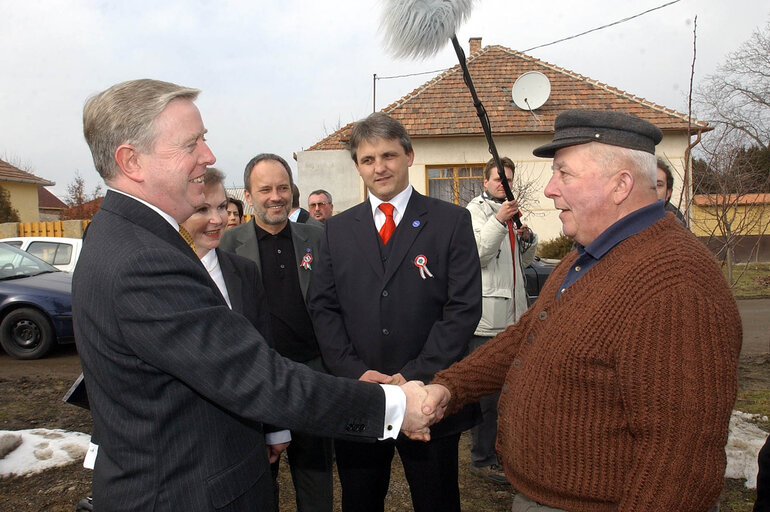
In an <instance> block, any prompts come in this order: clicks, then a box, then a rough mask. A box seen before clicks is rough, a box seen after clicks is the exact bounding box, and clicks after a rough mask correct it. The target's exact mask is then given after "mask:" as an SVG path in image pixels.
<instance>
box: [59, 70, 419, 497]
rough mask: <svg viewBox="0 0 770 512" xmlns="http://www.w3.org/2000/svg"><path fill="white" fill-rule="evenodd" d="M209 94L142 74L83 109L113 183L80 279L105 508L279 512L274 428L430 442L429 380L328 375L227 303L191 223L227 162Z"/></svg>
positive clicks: (77, 294)
mask: <svg viewBox="0 0 770 512" xmlns="http://www.w3.org/2000/svg"><path fill="white" fill-rule="evenodd" d="M197 94H198V91H197V90H196V89H189V88H185V87H180V86H178V85H175V84H170V83H167V82H159V81H156V80H136V81H131V82H124V83H121V84H117V85H115V86H113V87H111V88H109V89H107V90H106V91H104V92H102V93H100V94H98V95H96V96H94V97H92V98H90V99H89V100H88V102H87V103H86V106H85V109H84V113H83V124H84V133H85V137H86V141H87V142H88V144H89V147H90V148H91V152H92V155H93V158H94V163H95V165H96V169H97V170H98V171H99V173H100V175H101V176H102V177H103V178H104V180H105V182H106V183H107V185H108V186H109V187H110V190H109V191H108V193H107V196H106V197H105V199H104V201H103V203H102V206H101V208H100V210H99V212H97V214H96V215H95V216H94V219H93V221H92V223H91V224H90V226H89V229H88V232H87V235H86V239H85V244H84V249H83V252H82V254H81V257H80V262H79V264H78V269H77V271H76V272H75V275H74V278H73V286H72V303H73V315H74V318H75V330H76V338H77V345H78V351H79V354H80V356H81V360H82V364H83V373H84V375H85V379H86V383H87V385H88V394H89V400H90V404H91V413H92V416H93V421H94V434H95V435H96V436H98V439H99V443H100V446H99V452H98V455H97V457H96V465H95V468H94V482H93V496H94V506H95V508H96V509H97V510H104V511H111V512H115V511H136V510H142V511H147V510H155V511H166V510H175V511H177V510H184V511H206V510H228V511H230V510H233V511H240V510H243V511H247V510H248V511H255V510H256V511H261V510H272V506H273V503H272V490H271V479H270V472H269V470H268V460H267V456H266V448H265V445H264V435H263V433H262V424H261V422H263V421H264V422H267V423H270V424H273V425H280V426H283V427H286V428H291V429H294V430H299V431H307V432H313V433H314V434H317V435H324V436H333V437H343V438H348V439H358V440H366V439H370V440H374V439H377V438H387V437H395V435H396V434H397V433H398V431H399V429H400V430H403V431H407V432H409V433H410V434H411V435H413V436H415V437H417V438H420V437H422V438H426V437H428V435H429V434H428V433H427V429H426V427H425V424H426V421H427V417H425V416H423V414H422V412H421V411H420V405H421V403H422V399H423V396H424V392H423V389H422V387H420V385H419V384H418V383H414V382H412V383H408V384H406V385H404V386H402V387H401V388H399V387H396V386H385V385H383V386H380V385H377V384H371V383H361V382H356V381H353V380H348V379H337V378H334V377H330V376H327V375H322V374H318V373H315V372H313V371H312V370H310V369H309V368H307V367H306V366H304V365H300V364H295V363H292V362H291V361H288V360H286V359H283V358H282V357H280V356H279V355H278V354H277V353H275V352H274V351H272V350H271V349H270V348H269V347H268V345H267V343H266V342H265V340H264V338H263V337H262V336H261V335H260V334H259V332H257V331H256V330H255V329H254V327H253V326H252V325H251V324H250V323H249V321H248V320H247V319H246V318H244V317H243V316H241V315H240V314H238V313H235V312H232V311H231V310H230V309H229V308H228V307H227V305H226V303H225V301H224V299H223V297H222V295H221V293H220V292H219V290H218V288H217V287H216V285H215V284H214V282H213V281H212V280H211V278H210V277H209V275H208V273H207V272H206V269H205V268H204V267H203V265H202V264H201V263H200V261H199V260H198V258H197V256H196V255H195V253H194V252H193V251H191V250H190V248H189V247H188V246H187V245H186V243H185V242H184V240H183V239H182V237H181V236H180V235H179V233H178V232H177V229H178V225H179V223H180V222H182V221H184V220H185V219H186V218H187V217H189V216H190V215H191V214H192V212H193V211H194V210H195V208H197V207H198V206H199V205H200V204H201V203H202V202H203V200H204V196H203V174H204V171H205V169H206V166H208V165H212V164H213V163H214V160H215V158H214V155H213V154H212V152H211V150H210V149H209V147H208V145H207V144H206V142H205V138H204V134H205V133H206V130H205V128H204V127H203V122H202V120H201V116H200V113H199V112H198V109H197V108H196V107H195V104H194V103H193V101H194V100H195V98H196V97H197ZM221 340H228V341H227V342H223V341H221ZM386 413H387V414H386Z"/></svg>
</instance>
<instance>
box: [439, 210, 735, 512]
mask: <svg viewBox="0 0 770 512" xmlns="http://www.w3.org/2000/svg"><path fill="white" fill-rule="evenodd" d="M575 258H576V252H575V251H573V252H572V253H571V254H569V255H568V256H567V257H566V258H565V259H564V260H563V261H562V263H561V264H560V265H559V266H558V267H557V268H556V269H555V270H554V272H553V274H552V275H551V277H550V278H549V279H548V282H547V283H546V285H545V287H544V289H543V290H542V292H541V294H540V298H539V299H538V301H537V302H536V303H535V304H534V305H533V306H532V307H531V308H530V310H529V311H528V312H527V313H525V315H524V316H522V317H521V319H520V320H519V322H518V323H517V324H515V325H513V326H511V327H509V328H508V329H507V330H505V331H503V332H502V333H501V334H499V335H498V336H497V337H495V338H494V339H493V340H491V341H489V342H487V343H485V344H484V345H483V346H482V347H481V348H480V349H478V350H476V351H475V352H474V353H473V354H472V355H471V356H469V357H467V358H466V359H464V360H462V361H460V362H458V363H456V364H454V365H453V366H451V367H450V368H448V369H446V370H444V371H442V372H439V373H438V374H437V375H436V378H435V379H434V381H433V382H435V383H438V384H443V385H444V386H446V387H447V388H449V390H450V391H451V393H452V400H451V402H450V412H451V411H452V410H455V409H457V408H458V407H459V406H460V405H462V404H465V403H467V402H472V401H475V400H478V399H479V398H480V397H482V396H484V395H488V394H491V393H493V392H496V391H500V390H501V394H500V402H499V405H498V413H499V418H498V436H497V451H498V453H499V455H500V459H501V461H502V464H503V467H504V468H505V474H506V475H507V477H508V479H509V480H510V481H511V483H512V484H513V486H514V487H515V488H516V489H517V490H519V491H520V492H522V493H524V494H525V495H526V496H528V497H530V498H531V499H533V500H535V501H537V502H540V503H543V504H546V505H549V506H552V507H557V508H562V509H566V510H570V511H615V510H617V511H635V512H639V511H665V512H672V511H677V512H684V511H705V510H708V509H709V507H711V506H712V505H713V504H714V503H715V502H716V500H717V498H718V496H719V493H720V491H721V489H722V485H723V480H724V470H725V464H726V459H725V451H724V446H725V443H726V441H727V429H728V424H729V419H730V412H731V410H732V406H733V403H734V401H735V395H736V390H737V379H736V370H737V362H738V354H739V352H740V346H741V319H740V316H739V315H738V309H737V306H736V304H735V300H734V299H733V297H732V294H731V292H730V290H729V289H728V287H727V284H726V282H725V280H724V278H723V277H722V274H721V272H720V270H719V267H718V265H717V263H716V262H715V260H714V258H713V257H712V255H711V254H710V253H709V252H708V251H707V250H706V248H705V246H703V244H701V243H700V242H699V241H698V240H697V239H696V238H695V237H694V236H693V235H692V234H690V233H689V232H687V231H686V230H685V229H684V228H683V227H682V226H681V225H680V224H679V223H678V222H677V221H676V219H675V218H674V217H673V216H672V215H670V214H669V215H667V216H666V217H665V218H663V219H661V220H659V221H658V222H656V223H655V224H653V225H652V226H650V227H649V228H647V229H645V230H643V231H642V232H640V233H638V234H636V235H634V236H632V237H631V238H628V239H627V240H625V241H624V242H621V243H620V244H619V245H617V246H616V247H615V248H614V249H612V250H611V251H610V252H609V253H608V254H607V255H606V256H604V258H603V259H602V260H601V261H600V262H599V263H597V264H596V265H595V266H594V267H593V268H591V269H590V270H589V271H588V272H587V273H586V274H585V275H584V276H582V277H581V278H580V279H578V280H577V281H576V282H575V283H574V284H573V285H572V286H570V287H569V288H568V289H567V290H566V291H565V292H564V293H563V294H562V295H561V297H560V298H558V299H556V298H555V297H556V292H557V289H558V287H559V286H560V285H561V283H562V281H563V280H564V277H565V275H566V273H567V270H568V268H569V266H570V265H571V263H572V262H573V261H574V260H575Z"/></svg>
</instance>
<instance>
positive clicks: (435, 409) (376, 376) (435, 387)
mask: <svg viewBox="0 0 770 512" xmlns="http://www.w3.org/2000/svg"><path fill="white" fill-rule="evenodd" d="M358 380H361V381H364V382H374V383H377V384H391V385H394V386H399V387H401V390H402V391H403V392H404V394H405V395H406V411H405V412H404V422H403V423H402V424H401V432H403V433H404V435H406V436H407V437H409V439H412V440H413V441H430V426H431V425H433V424H435V423H438V422H439V421H441V419H442V418H443V417H444V414H445V413H446V409H447V406H448V405H449V399H450V398H451V396H452V395H451V393H450V392H449V390H448V389H447V388H446V387H444V386H441V385H440V384H429V385H427V386H426V385H425V384H423V383H422V382H420V381H418V380H412V381H408V382H407V380H406V379H405V378H404V376H403V375H401V374H400V373H397V374H395V375H386V374H384V373H380V372H378V371H376V370H367V371H366V372H364V374H363V375H361V377H359V378H358Z"/></svg>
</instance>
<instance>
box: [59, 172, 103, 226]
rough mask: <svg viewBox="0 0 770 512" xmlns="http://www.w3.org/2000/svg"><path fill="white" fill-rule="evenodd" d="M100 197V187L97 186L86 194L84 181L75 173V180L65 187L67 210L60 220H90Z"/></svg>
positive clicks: (63, 212)
mask: <svg viewBox="0 0 770 512" xmlns="http://www.w3.org/2000/svg"><path fill="white" fill-rule="evenodd" d="M101 195H102V187H101V185H97V186H96V188H94V190H93V192H91V194H88V193H87V192H86V182H85V180H84V179H83V177H82V176H81V175H80V173H79V172H75V178H74V179H73V180H72V182H71V183H70V184H69V185H67V197H66V198H65V199H64V202H65V203H66V204H67V208H66V209H65V210H64V211H62V214H61V219H62V220H68V219H90V218H91V217H93V216H94V214H95V213H96V210H98V209H99V204H97V203H98V201H97V200H98V199H99V198H100V197H101Z"/></svg>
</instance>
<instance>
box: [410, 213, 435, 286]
mask: <svg viewBox="0 0 770 512" xmlns="http://www.w3.org/2000/svg"><path fill="white" fill-rule="evenodd" d="M415 222H417V221H415ZM414 266H415V267H417V269H418V270H419V271H420V277H422V278H423V279H427V278H426V277H425V274H428V277H433V274H431V273H430V270H428V258H426V257H425V256H424V255H422V254H420V255H418V256H417V257H416V258H415V259H414Z"/></svg>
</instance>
